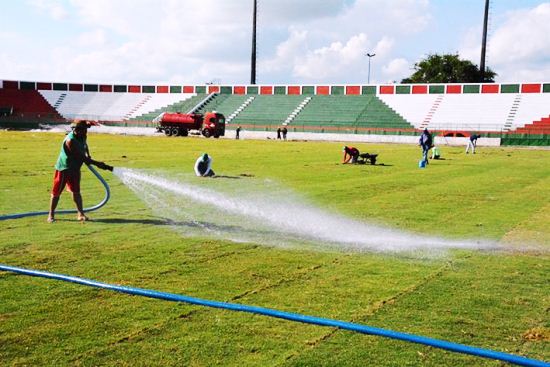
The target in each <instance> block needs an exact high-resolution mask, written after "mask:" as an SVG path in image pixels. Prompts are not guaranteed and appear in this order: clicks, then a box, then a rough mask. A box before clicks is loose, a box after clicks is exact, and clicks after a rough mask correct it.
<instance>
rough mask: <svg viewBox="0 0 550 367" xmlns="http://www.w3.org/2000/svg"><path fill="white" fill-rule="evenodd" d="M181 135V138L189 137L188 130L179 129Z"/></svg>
mask: <svg viewBox="0 0 550 367" xmlns="http://www.w3.org/2000/svg"><path fill="white" fill-rule="evenodd" d="M181 135H183V136H187V135H189V130H187V129H181Z"/></svg>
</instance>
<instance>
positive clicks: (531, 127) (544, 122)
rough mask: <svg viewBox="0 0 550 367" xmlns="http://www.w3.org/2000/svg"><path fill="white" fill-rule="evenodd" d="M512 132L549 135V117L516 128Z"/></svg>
mask: <svg viewBox="0 0 550 367" xmlns="http://www.w3.org/2000/svg"><path fill="white" fill-rule="evenodd" d="M514 132H516V133H519V134H550V116H548V117H543V118H542V119H540V120H538V121H534V122H532V123H530V124H527V125H525V126H523V127H520V128H517V129H516V130H515V131H514Z"/></svg>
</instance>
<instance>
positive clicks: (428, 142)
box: [418, 129, 433, 164]
mask: <svg viewBox="0 0 550 367" xmlns="http://www.w3.org/2000/svg"><path fill="white" fill-rule="evenodd" d="M418 145H420V146H421V147H422V160H423V161H424V162H426V164H428V152H429V151H430V148H431V147H432V145H433V137H432V134H430V132H429V131H428V129H424V132H423V133H422V135H420V139H419V140H418Z"/></svg>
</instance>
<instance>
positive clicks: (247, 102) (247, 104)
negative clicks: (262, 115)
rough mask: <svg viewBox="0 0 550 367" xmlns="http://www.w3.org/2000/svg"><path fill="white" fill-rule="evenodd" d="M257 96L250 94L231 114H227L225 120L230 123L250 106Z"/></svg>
mask: <svg viewBox="0 0 550 367" xmlns="http://www.w3.org/2000/svg"><path fill="white" fill-rule="evenodd" d="M255 98H256V97H254V96H250V97H248V98H247V99H246V101H244V102H243V104H242V105H240V106H239V107H238V108H237V109H236V110H235V111H234V112H233V113H232V114H231V115H229V116H227V118H226V120H225V122H226V123H230V122H231V121H233V120H234V119H235V117H237V116H238V115H239V114H240V113H241V112H242V111H243V110H244V109H245V108H246V107H248V106H249V105H250V104H251V103H252V101H254V99H255Z"/></svg>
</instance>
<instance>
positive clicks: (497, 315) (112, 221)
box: [0, 132, 550, 366]
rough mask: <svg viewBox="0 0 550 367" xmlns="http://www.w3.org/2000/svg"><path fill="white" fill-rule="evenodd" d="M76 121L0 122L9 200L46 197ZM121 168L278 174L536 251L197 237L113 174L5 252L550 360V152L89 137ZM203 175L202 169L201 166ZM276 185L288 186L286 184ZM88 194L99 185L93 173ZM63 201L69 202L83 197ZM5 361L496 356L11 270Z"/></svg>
mask: <svg viewBox="0 0 550 367" xmlns="http://www.w3.org/2000/svg"><path fill="white" fill-rule="evenodd" d="M61 140H62V135H61V134H44V133H22V132H20V133H16V132H0V152H1V154H2V155H1V156H2V159H1V160H0V210H1V214H6V213H17V212H24V211H31V210H41V209H45V208H47V205H48V201H49V188H50V185H51V180H52V175H53V168H52V166H53V163H54V161H55V158H56V157H57V153H58V150H59V146H60V142H61ZM89 143H90V148H91V150H92V153H93V156H94V158H96V159H100V160H105V161H106V162H107V163H109V164H113V165H114V166H116V167H128V168H141V169H154V170H158V171H162V172H166V173H167V174H171V175H174V176H177V175H178V174H180V173H181V172H191V170H192V166H193V163H194V160H195V159H196V157H197V156H198V155H199V154H200V153H202V152H208V153H209V154H211V155H212V156H213V157H214V158H215V162H214V164H215V166H214V169H215V170H216V172H217V173H219V174H225V175H233V176H237V175H239V174H242V173H245V174H248V175H251V176H253V177H248V178H246V179H250V180H265V179H270V180H276V181H277V182H279V183H281V184H282V185H284V186H286V187H289V188H291V189H293V190H294V191H296V192H297V193H298V194H299V195H301V196H304V197H305V198H307V199H308V200H309V201H311V202H313V203H315V204H316V205H317V206H319V207H321V208H323V209H324V210H328V211H330V212H340V213H342V214H344V215H347V216H351V217H354V218H357V219H358V220H362V221H369V222H373V221H374V222H379V223H385V224H388V225H390V226H392V227H396V228H400V229H403V230H408V231H415V232H420V233H429V234H435V235H440V236H444V237H454V238H475V239H500V240H502V241H504V242H507V243H510V244H511V245H510V246H512V248H514V246H518V247H519V246H521V247H522V248H525V247H527V246H535V245H536V246H538V247H531V250H521V251H518V252H513V251H504V252H494V253H493V252H486V251H474V250H472V251H465V250H463V251H451V252H449V253H445V254H441V253H440V254H437V255H435V254H433V256H428V257H422V256H417V255H416V254H383V253H369V252H362V253H361V252H344V251H338V250H336V249H332V250H324V251H314V250H313V249H311V248H307V249H306V248H303V249H302V248H297V249H280V248H277V247H265V246H260V245H258V244H255V243H234V242H230V241H223V240H211V239H207V238H186V237H182V236H180V235H179V234H178V233H177V232H176V231H174V230H173V229H172V227H171V225H170V223H167V222H166V221H163V220H162V218H158V217H155V216H154V214H153V213H152V212H151V210H150V208H148V207H147V206H146V205H145V204H144V203H143V202H142V201H141V200H140V199H139V198H137V197H136V196H135V195H134V194H133V193H132V192H131V191H130V190H129V189H128V188H127V187H125V186H124V185H122V184H121V183H120V182H119V181H118V180H117V179H116V178H115V177H114V176H112V175H111V174H110V173H106V174H105V176H106V179H107V180H108V182H109V183H110V185H111V189H112V199H111V201H110V202H109V203H108V204H107V205H106V206H105V207H104V208H102V209H101V210H100V211H97V212H94V213H91V214H90V215H91V217H92V219H94V221H91V222H87V223H84V224H81V223H78V222H77V221H76V219H75V217H74V216H73V215H59V216H58V221H57V222H56V223H53V224H48V223H46V221H45V219H46V218H45V217H43V218H38V217H34V218H24V219H19V220H13V221H3V222H0V262H1V263H5V264H9V265H13V266H21V267H28V268H33V269H41V270H46V271H51V272H58V273H64V274H70V275H74V276H81V277H86V278H92V279H96V280H99V281H103V282H108V283H115V284H122V285H127V286H134V287H141V288H149V289H156V290H160V291H165V292H172V293H178V294H186V295H190V296H195V297H202V298H207V299H214V300H219V301H227V302H235V303H243V304H249V305H257V306H263V307H268V308H274V309H281V310H284V311H290V312H299V313H305V314H309V315H315V316H320V317H328V318H335V319H340V320H346V321H352V322H358V323H363V324H367V325H371V326H376V327H382V328H389V329H394V330H398V331H403V332H409V333H417V334H421V335H425V336H431V337H435V338H441V339H446V340H450V341H453V342H458V343H464V344H470V345H474V346H478V347H484V348H490V349H495V350H499V351H506V352H509V353H514V354H520V355H526V356H528V357H531V358H537V359H542V360H549V359H550V352H549V351H550V348H548V340H549V334H550V324H549V322H548V317H547V316H548V314H547V313H548V307H549V304H550V298H549V295H550V285H549V283H548V264H549V263H550V256H549V255H548V248H549V245H550V228H548V226H547V224H548V222H549V220H550V203H549V201H548V198H550V166H549V165H548V164H547V162H548V159H549V155H550V151H548V150H535V149H514V148H510V147H507V148H485V147H478V154H476V155H468V156H466V155H464V153H463V148H462V147H443V148H442V153H443V157H445V158H446V159H445V160H441V161H432V162H431V163H430V165H429V167H428V168H426V169H424V170H420V169H418V167H417V162H418V159H419V158H420V155H421V153H420V151H419V149H418V147H416V146H412V145H395V144H392V145H379V144H357V147H358V148H359V149H360V150H361V151H364V152H371V153H379V154H380V156H379V157H380V162H383V163H385V164H386V165H380V166H369V165H366V166H365V165H364V166H361V165H355V166H352V165H342V164H340V163H339V162H340V160H341V154H342V152H341V146H342V143H326V142H323V143H317V142H290V141H289V142H277V141H251V140H241V141H234V140H230V139H219V140H214V139H204V138H166V137H132V136H110V135H94V134H92V135H90V136H89ZM197 180H199V179H197ZM273 195H274V196H276V195H277V193H273ZM83 196H84V201H85V203H88V204H92V203H96V202H98V201H99V200H100V199H101V198H102V196H103V193H102V188H101V185H100V184H99V183H98V182H97V180H96V179H95V178H94V177H93V176H92V175H91V174H89V173H88V172H85V170H84V172H83ZM60 206H61V207H64V208H67V207H68V208H71V207H72V206H73V204H72V203H71V202H70V199H69V197H68V195H67V194H66V193H65V194H64V195H63V196H62V198H61V203H60ZM0 361H2V363H1V364H2V365H7V366H11V365H14V366H19V365H35V366H60V365H84V366H96V365H102V366H153V365H162V366H182V365H186V366H212V365H222V366H243V365H244V366H366V365H373V366H374V365H375V366H419V365H421V366H473V365H475V366H497V365H500V363H499V362H494V361H490V360H485V359H480V358H476V357H472V356H464V355H460V354H455V353H449V352H445V351H442V350H439V349H434V348H429V347H424V346H421V345H415V344H409V343H404V342H399V341H394V340H389V339H385V338H379V337H372V336H367V335H361V334H356V333H352V332H348V331H341V330H337V329H332V328H326V327H319V326H312V325H306V324H299V323H292V322H288V321H284V320H279V319H273V318H268V317H263V316H259V315H251V314H246V313H238V312H230V311H223V310H216V309H211V308H204V307H199V306H192V305H187V304H176V303H173V302H167V301H160V300H152V299H147V298H143V297H135V296H129V295H123V294H118V293H114V292H110V291H105V290H97V289H92V288H88V287H83V286H79V285H74V284H70V283H64V282H59V281H54V280H46V279H39V278H32V277H27V276H19V275H14V274H10V273H4V272H0Z"/></svg>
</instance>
